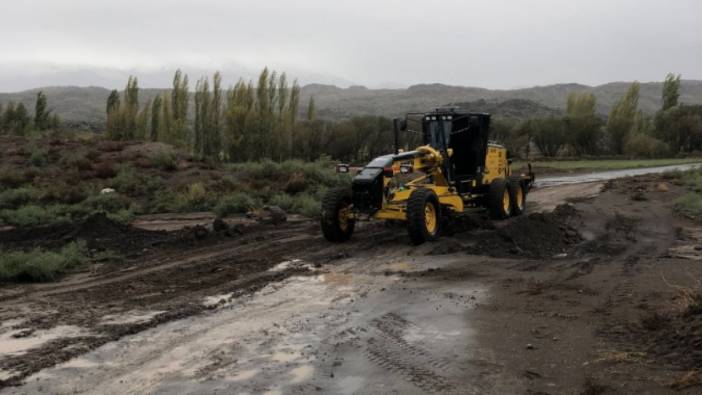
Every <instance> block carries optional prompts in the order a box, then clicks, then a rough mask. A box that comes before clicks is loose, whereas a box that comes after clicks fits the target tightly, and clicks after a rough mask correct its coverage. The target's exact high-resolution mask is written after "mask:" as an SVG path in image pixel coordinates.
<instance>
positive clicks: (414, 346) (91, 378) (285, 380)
mask: <svg viewBox="0 0 702 395" xmlns="http://www.w3.org/2000/svg"><path fill="white" fill-rule="evenodd" d="M661 182H665V184H666V186H667V188H668V189H669V190H668V191H667V192H661V191H659V184H660V183H661ZM600 190H603V191H602V192H600ZM637 191H639V192H640V191H644V192H645V194H646V196H647V197H648V200H639V199H632V196H633V194H634V193H635V192H637ZM679 193H681V187H678V186H676V185H674V182H672V181H671V180H664V179H661V176H644V177H639V178H636V179H623V180H618V181H614V182H608V183H606V184H605V183H590V184H574V185H564V186H558V187H552V188H544V189H541V190H537V191H534V192H533V193H532V194H531V195H530V202H531V203H530V210H531V212H532V215H530V216H529V217H522V218H520V219H515V220H510V221H506V222H504V223H500V224H497V226H496V227H493V226H491V225H490V222H489V221H483V220H471V221H469V223H467V224H464V225H463V226H464V229H463V230H464V231H462V232H459V233H457V234H456V235H455V236H453V237H446V238H444V239H442V240H441V241H440V242H437V243H428V244H425V245H422V246H419V247H411V246H408V240H407V237H406V235H405V231H404V229H402V228H399V229H397V228H386V227H385V226H383V225H379V224H372V225H366V226H360V227H359V228H358V229H357V232H356V234H355V235H354V238H353V240H352V241H351V242H349V243H346V244H343V245H341V246H337V245H331V244H329V243H327V242H325V241H323V240H322V239H321V237H320V235H319V231H318V228H317V224H316V223H311V222H308V221H293V222H289V223H287V224H285V225H280V226H272V225H257V224H253V223H243V224H240V226H237V227H236V229H237V231H236V232H230V234H216V233H214V232H210V233H209V234H201V235H198V234H197V232H182V231H181V232H180V233H178V232H175V233H165V234H163V233H153V234H151V233H149V235H150V236H149V237H145V238H141V239H139V240H147V241H149V240H150V242H151V244H148V243H147V244H144V245H138V246H136V244H130V245H131V246H132V250H134V251H132V252H133V254H134V256H133V257H132V258H129V259H127V261H126V262H124V263H122V264H119V265H117V264H105V265H102V266H93V267H92V268H91V269H90V271H87V272H81V273H76V274H74V275H72V276H69V277H67V278H66V279H64V280H63V281H61V282H59V283H55V284H46V285H43V284H42V285H14V286H3V287H2V288H0V300H2V306H1V307H0V317H1V318H2V326H0V387H1V386H4V387H5V388H4V389H3V390H2V391H0V392H2V393H3V394H5V393H101V394H102V393H114V394H123V393H135V394H136V393H145V392H150V393H152V392H155V393H183V392H185V393H219V392H221V393H232V392H236V393H271V394H274V393H309V392H318V391H320V392H322V393H368V394H374V393H388V392H390V393H403V394H404V393H425V392H441V393H480V394H483V393H494V394H505V393H551V394H561V393H573V394H578V393H587V394H597V393H605V392H607V391H610V392H612V393H668V392H675V393H697V390H699V389H700V388H701V387H699V386H697V387H695V386H694V384H695V380H697V379H699V377H697V376H695V375H696V374H697V375H699V369H700V366H701V365H700V362H702V358H698V357H699V356H696V354H695V353H694V352H691V350H694V349H695V346H694V345H695V344H697V343H695V342H700V340H699V338H695V337H694V336H695V329H694V328H699V326H695V325H698V324H699V320H698V321H694V319H697V318H696V316H693V318H692V319H693V321H691V322H687V321H684V320H686V319H687V318H685V316H684V315H683V311H682V310H681V309H682V308H683V307H684V306H683V302H684V301H683V300H682V299H681V295H683V293H681V290H684V289H694V288H695V287H699V280H698V279H700V278H702V269H700V265H699V263H698V261H697V258H698V253H699V251H698V249H697V248H696V246H697V245H698V244H702V241H700V240H702V228H699V227H698V226H697V225H695V224H693V223H691V222H689V221H687V220H684V219H678V218H675V217H674V216H673V215H672V212H671V205H672V201H673V198H674V197H675V196H677V195H678V194H679ZM565 201H570V202H571V203H572V205H573V208H567V209H566V208H558V209H556V211H555V212H554V213H553V214H536V213H534V212H535V211H545V212H550V211H551V210H553V209H554V208H555V207H556V206H557V205H559V204H561V203H564V202H565ZM158 221H160V222H159V223H158V225H157V224H156V222H158ZM197 221H198V220H197V219H194V218H193V216H190V217H188V218H185V219H184V222H186V223H187V224H188V225H193V224H194V222H197ZM203 221H209V219H208V218H204V219H203ZM165 222H166V224H165V225H164V219H163V218H155V219H154V218H152V219H148V218H147V219H146V220H144V221H142V223H140V226H142V227H144V228H150V229H154V228H156V227H160V226H167V227H170V228H173V227H177V226H175V224H174V221H172V220H171V221H165ZM527 229H528V230H529V231H526V230H527ZM530 232H533V235H529V233H530ZM525 234H526V235H527V236H529V237H524V235H525ZM539 235H542V236H543V235H547V236H548V237H546V236H543V237H541V238H539ZM544 237H546V238H544ZM129 240H131V239H129ZM530 240H536V241H538V242H539V243H541V244H539V245H538V248H534V246H533V244H530ZM699 255H700V256H699V257H700V258H702V254H699ZM661 314H663V315H661ZM659 316H660V317H663V318H660V320H662V321H663V322H657V321H655V320H656V319H657V318H656V317H659ZM652 320H653V321H652ZM688 327H689V328H692V329H691V331H692V332H691V333H688V335H689V336H688V335H685V333H686V332H685V331H684V329H685V328H688ZM689 328H688V329H689ZM688 332H690V330H688ZM671 333H676V334H678V335H679V336H678V337H680V338H679V339H678V338H675V336H668V335H669V334H671ZM681 334H682V335H681ZM686 342H689V343H686ZM699 345H702V343H699V344H698V346H697V350H699ZM688 372H692V373H688ZM695 372H697V373H695ZM18 384H20V386H17V385H18ZM678 388H679V390H678Z"/></svg>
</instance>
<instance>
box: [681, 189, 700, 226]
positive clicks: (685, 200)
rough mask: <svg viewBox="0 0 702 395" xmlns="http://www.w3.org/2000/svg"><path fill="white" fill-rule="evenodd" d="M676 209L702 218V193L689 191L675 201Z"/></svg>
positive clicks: (690, 215) (693, 216)
mask: <svg viewBox="0 0 702 395" xmlns="http://www.w3.org/2000/svg"><path fill="white" fill-rule="evenodd" d="M675 210H676V211H677V212H679V213H682V214H684V215H686V216H689V217H692V218H697V219H699V218H702V194H699V193H697V192H689V193H686V194H684V195H683V196H681V197H680V198H679V199H678V200H677V201H675Z"/></svg>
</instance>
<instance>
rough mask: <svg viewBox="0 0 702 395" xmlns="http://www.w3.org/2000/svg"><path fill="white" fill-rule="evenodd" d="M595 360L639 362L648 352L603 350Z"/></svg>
mask: <svg viewBox="0 0 702 395" xmlns="http://www.w3.org/2000/svg"><path fill="white" fill-rule="evenodd" d="M599 355H600V356H599V358H597V359H596V360H595V362H609V363H639V362H642V361H643V360H644V358H645V357H646V353H643V352H635V351H616V350H609V351H601V352H600V353H599Z"/></svg>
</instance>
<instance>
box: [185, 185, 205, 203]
mask: <svg viewBox="0 0 702 395" xmlns="http://www.w3.org/2000/svg"><path fill="white" fill-rule="evenodd" d="M185 196H186V198H187V200H188V202H189V203H191V204H193V205H199V204H202V203H204V202H205V201H206V200H207V190H206V189H205V185H204V184H202V183H201V182H196V183H194V184H190V186H189V187H188V191H187V192H186V194H185Z"/></svg>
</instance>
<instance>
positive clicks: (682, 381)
mask: <svg viewBox="0 0 702 395" xmlns="http://www.w3.org/2000/svg"><path fill="white" fill-rule="evenodd" d="M697 385H702V371H701V370H690V371H689V372H686V373H685V374H683V375H682V376H680V377H678V378H677V379H675V380H673V381H671V382H670V383H668V386H669V387H670V388H672V389H674V390H682V389H685V388H690V387H694V386H697Z"/></svg>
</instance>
